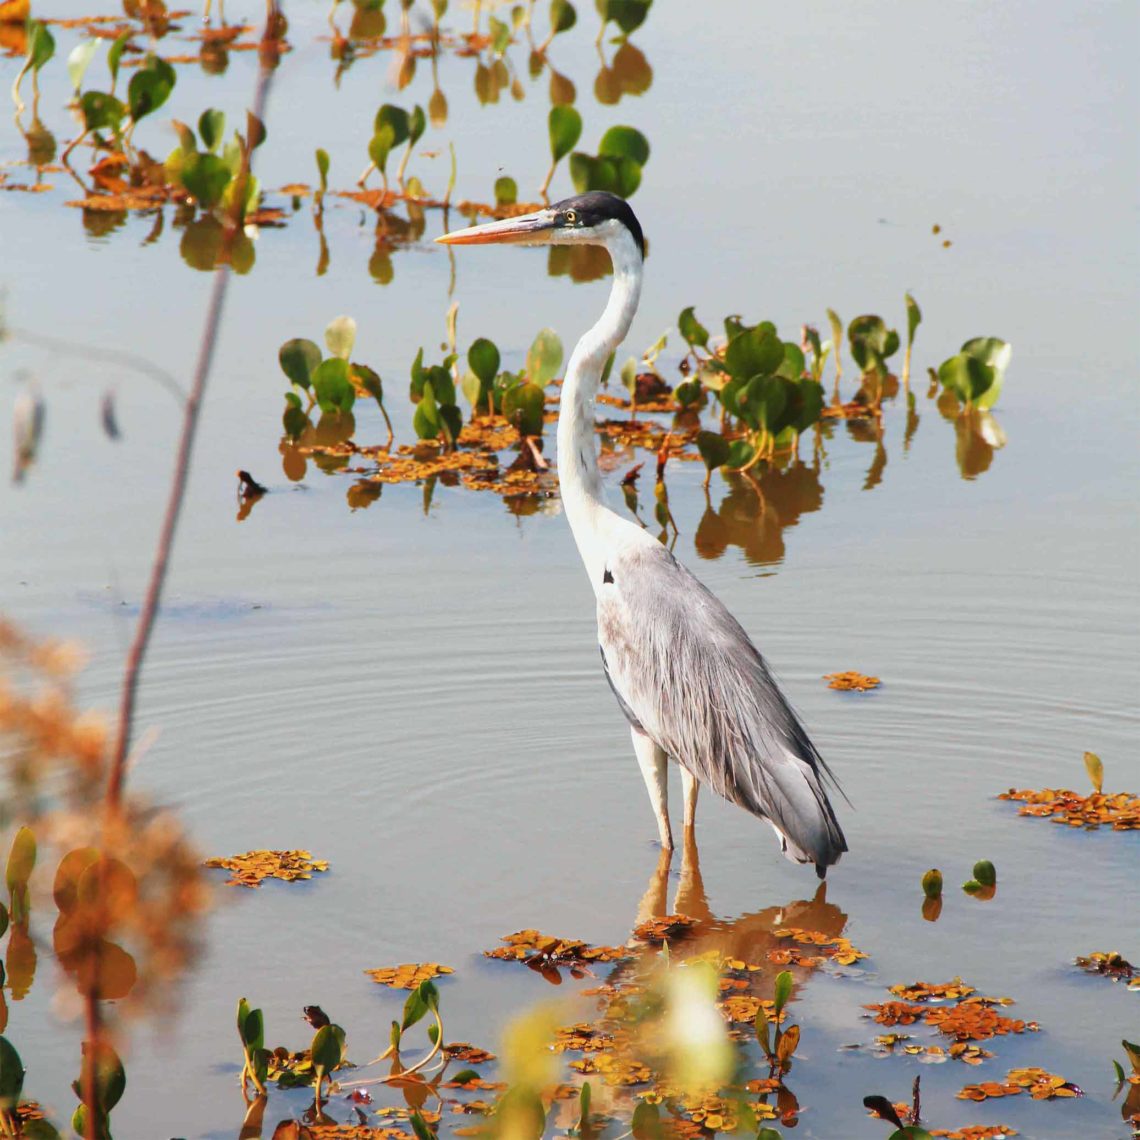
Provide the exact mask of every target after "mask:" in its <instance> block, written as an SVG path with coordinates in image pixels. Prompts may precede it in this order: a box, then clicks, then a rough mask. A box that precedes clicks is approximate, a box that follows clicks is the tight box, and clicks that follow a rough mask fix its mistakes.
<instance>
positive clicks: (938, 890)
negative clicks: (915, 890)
mask: <svg viewBox="0 0 1140 1140" xmlns="http://www.w3.org/2000/svg"><path fill="white" fill-rule="evenodd" d="M922 893H923V894H924V895H926V897H927V898H928V899H938V898H941V897H942V872H941V871H939V870H938V868H937V867H932V868H931V869H930V870H929V871H927V872H926V874H925V875H923V876H922Z"/></svg>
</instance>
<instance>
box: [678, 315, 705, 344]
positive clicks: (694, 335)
mask: <svg viewBox="0 0 1140 1140" xmlns="http://www.w3.org/2000/svg"><path fill="white" fill-rule="evenodd" d="M695 314H696V307H695V306H694V305H690V306H689V307H688V308H687V309H682V310H681V315H680V316H679V317H678V318H677V328H678V330H679V331H680V333H681V336H683V337H684V338H685V341H686V343H687V344H689V345H690V346H693V347H695V346H697V345H700V347H701V348H708V346H709V330H708V329H706V328H705V326H704V325H702V324H701V322H700V321H698V320H697V318H696V315H695Z"/></svg>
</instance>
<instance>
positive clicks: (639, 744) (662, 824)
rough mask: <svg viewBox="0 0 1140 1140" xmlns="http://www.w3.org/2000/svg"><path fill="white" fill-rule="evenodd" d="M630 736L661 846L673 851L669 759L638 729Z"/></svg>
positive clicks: (633, 729) (631, 731) (631, 730)
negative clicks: (655, 819) (651, 806)
mask: <svg viewBox="0 0 1140 1140" xmlns="http://www.w3.org/2000/svg"><path fill="white" fill-rule="evenodd" d="M629 734H630V736H631V737H632V738H633V751H634V752H635V753H636V754H637V762H638V764H639V765H640V766H641V775H642V777H643V778H644V779H645V787H646V790H647V791H648V792H649V802H650V803H651V804H653V814H654V815H655V816H657V830H658V832H659V833H660V835H661V846H662V847H664V848H665V849H666V850H667V851H672V850H673V832H672V830H671V829H670V827H669V757H668V756H666V755H665V753H664V751H663V750H662V749H660V748H658V747H657V745H656V744H654V743H653V741H652V740H650V739H649V737H648V736H646V735H645V734H644V733H642V732H638V731H637V729H636V728H632V729H630V733H629Z"/></svg>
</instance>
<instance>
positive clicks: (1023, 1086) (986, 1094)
mask: <svg viewBox="0 0 1140 1140" xmlns="http://www.w3.org/2000/svg"><path fill="white" fill-rule="evenodd" d="M1023 1092H1028V1093H1029V1095H1030V1096H1031V1097H1032V1098H1033V1099H1034V1100H1057V1099H1060V1100H1064V1099H1072V1098H1074V1097H1078V1096H1084V1095H1085V1094H1084V1092H1083V1091H1082V1090H1081V1089H1080V1088H1078V1087H1077V1086H1076V1085H1075V1084H1073V1083H1072V1082H1071V1081H1066V1080H1065V1078H1064V1077H1059V1076H1057V1075H1056V1074H1055V1073H1048V1072H1046V1071H1045V1070H1044V1069H1038V1068H1026V1069H1010V1070H1009V1072H1008V1073H1007V1074H1006V1079H1005V1081H1004V1082H1003V1081H984V1082H983V1083H981V1084H977V1085H967V1086H966V1087H965V1088H964V1089H962V1090H961V1092H959V1093H958V1099H959V1100H977V1101H981V1100H990V1099H994V1098H997V1097H1003V1096H1018V1095H1020V1094H1021V1093H1023Z"/></svg>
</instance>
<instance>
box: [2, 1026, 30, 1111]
mask: <svg viewBox="0 0 1140 1140" xmlns="http://www.w3.org/2000/svg"><path fill="white" fill-rule="evenodd" d="M23 1089H24V1062H23V1061H21V1060H20V1054H19V1053H17V1052H16V1047H15V1046H14V1045H13V1044H12V1043H11V1041H9V1040H8V1038H7V1037H0V1108H6V1109H11V1108H15V1107H16V1105H17V1104H18V1103H19V1100H20V1093H21V1092H22V1091H23Z"/></svg>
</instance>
